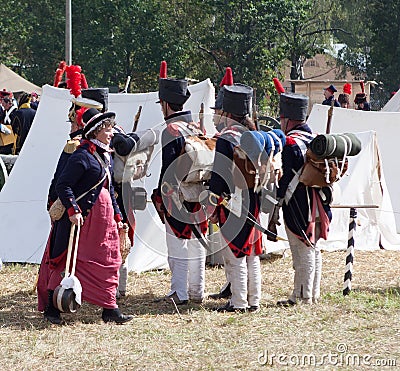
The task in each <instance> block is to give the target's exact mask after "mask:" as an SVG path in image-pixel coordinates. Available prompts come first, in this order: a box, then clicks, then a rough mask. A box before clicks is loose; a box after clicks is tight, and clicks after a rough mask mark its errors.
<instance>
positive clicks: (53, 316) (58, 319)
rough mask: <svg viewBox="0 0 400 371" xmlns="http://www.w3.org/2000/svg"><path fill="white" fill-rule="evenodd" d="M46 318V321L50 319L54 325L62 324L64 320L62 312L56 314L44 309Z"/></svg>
mask: <svg viewBox="0 0 400 371" xmlns="http://www.w3.org/2000/svg"><path fill="white" fill-rule="evenodd" d="M44 319H45V320H46V321H49V322H50V323H52V324H53V325H61V324H62V322H63V321H62V319H61V315H60V312H58V313H54V314H50V313H48V312H47V311H44Z"/></svg>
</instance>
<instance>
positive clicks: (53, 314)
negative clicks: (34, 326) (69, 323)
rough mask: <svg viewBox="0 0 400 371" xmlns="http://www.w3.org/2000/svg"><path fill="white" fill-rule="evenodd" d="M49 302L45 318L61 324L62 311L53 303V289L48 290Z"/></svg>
mask: <svg viewBox="0 0 400 371" xmlns="http://www.w3.org/2000/svg"><path fill="white" fill-rule="evenodd" d="M47 293H48V298H47V300H48V302H47V305H46V309H45V310H44V313H43V314H44V319H45V320H47V321H49V322H50V323H53V324H55V325H61V323H62V319H61V315H60V311H59V310H58V308H56V307H55V306H54V304H53V294H54V291H53V290H48V291H47Z"/></svg>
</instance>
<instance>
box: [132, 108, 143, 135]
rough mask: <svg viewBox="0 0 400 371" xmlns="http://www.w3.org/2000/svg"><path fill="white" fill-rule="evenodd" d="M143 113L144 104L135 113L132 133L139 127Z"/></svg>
mask: <svg viewBox="0 0 400 371" xmlns="http://www.w3.org/2000/svg"><path fill="white" fill-rule="evenodd" d="M141 113H142V106H139V109H138V111H137V113H136V115H135V120H134V121H133V128H132V133H134V132H135V131H136V129H137V126H138V124H139V119H140V114H141Z"/></svg>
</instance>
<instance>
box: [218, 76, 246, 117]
mask: <svg viewBox="0 0 400 371" xmlns="http://www.w3.org/2000/svg"><path fill="white" fill-rule="evenodd" d="M252 99H253V88H252V87H250V86H247V85H243V84H234V85H231V86H225V87H224V93H223V100H222V110H223V111H224V112H228V113H232V114H233V115H236V116H245V115H249V114H250V113H251V104H252Z"/></svg>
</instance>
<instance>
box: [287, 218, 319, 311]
mask: <svg viewBox="0 0 400 371" xmlns="http://www.w3.org/2000/svg"><path fill="white" fill-rule="evenodd" d="M319 226H320V224H319V223H317V224H316V237H317V238H316V241H317V240H318V237H319V233H320V227H319ZM286 233H287V237H288V240H289V245H290V251H291V252H292V259H293V269H294V288H293V292H292V295H291V296H290V297H289V299H290V300H291V301H293V302H295V303H296V302H297V301H299V300H300V301H301V302H303V303H306V304H311V303H312V302H313V301H314V302H316V301H317V300H318V299H319V297H320V287H321V273H322V256H321V250H320V248H318V247H315V248H314V247H308V246H307V245H306V244H304V243H303V242H301V241H300V240H299V239H298V238H297V237H296V236H295V235H294V234H293V233H292V232H291V231H290V230H289V229H288V228H286Z"/></svg>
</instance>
